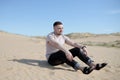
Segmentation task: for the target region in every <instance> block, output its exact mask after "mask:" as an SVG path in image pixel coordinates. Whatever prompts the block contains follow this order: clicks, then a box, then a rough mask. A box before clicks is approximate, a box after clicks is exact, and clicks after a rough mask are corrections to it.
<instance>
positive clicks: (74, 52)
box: [70, 48, 107, 70]
mask: <svg viewBox="0 0 120 80" xmlns="http://www.w3.org/2000/svg"><path fill="white" fill-rule="evenodd" d="M70 52H71V53H72V55H73V57H75V56H77V57H78V58H79V59H80V60H82V61H83V62H84V63H86V64H87V65H88V66H90V67H91V68H95V69H96V70H100V69H101V68H103V67H105V66H106V65H107V63H102V64H95V63H94V61H93V60H91V58H90V57H88V56H87V55H86V54H84V52H83V51H82V50H81V49H79V48H73V49H71V50H70Z"/></svg>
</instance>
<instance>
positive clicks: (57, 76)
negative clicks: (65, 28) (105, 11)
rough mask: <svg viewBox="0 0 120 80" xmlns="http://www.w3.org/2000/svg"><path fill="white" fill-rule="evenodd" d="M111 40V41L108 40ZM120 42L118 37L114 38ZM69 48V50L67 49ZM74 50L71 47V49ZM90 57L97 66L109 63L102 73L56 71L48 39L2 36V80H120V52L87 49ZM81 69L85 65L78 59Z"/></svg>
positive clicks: (96, 48)
mask: <svg viewBox="0 0 120 80" xmlns="http://www.w3.org/2000/svg"><path fill="white" fill-rule="evenodd" d="M107 37H108V38H107ZM112 37H114V39H116V40H120V39H119V37H118V36H112ZM101 39H102V40H105V41H111V40H113V38H110V37H109V36H105V37H101V38H100V37H99V38H97V37H96V38H94V37H93V38H91V37H90V38H87V39H86V38H84V39H75V41H77V42H79V41H84V40H89V41H90V40H91V41H92V40H94V41H101ZM66 47H67V46H66ZM69 48H70V47H68V49H69ZM87 49H88V52H89V54H88V55H89V56H90V57H91V58H92V59H94V60H95V61H96V62H100V63H101V62H107V63H108V66H107V67H105V68H104V69H102V70H100V71H93V72H92V73H91V74H89V75H84V74H83V73H82V72H81V71H77V72H75V71H74V70H73V69H72V68H71V67H69V66H67V65H60V66H56V67H52V66H50V65H49V64H47V62H46V58H45V39H38V38H30V37H26V36H21V35H15V34H9V33H5V32H0V80H119V79H120V62H119V61H120V48H112V47H111V48H107V47H99V46H88V47H87ZM75 59H76V60H77V61H78V62H79V63H80V64H81V65H83V66H86V65H85V64H84V63H82V62H81V61H79V60H78V59H77V58H75Z"/></svg>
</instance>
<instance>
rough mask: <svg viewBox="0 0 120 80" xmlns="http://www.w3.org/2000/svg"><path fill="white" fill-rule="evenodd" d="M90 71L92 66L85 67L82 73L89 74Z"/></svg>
mask: <svg viewBox="0 0 120 80" xmlns="http://www.w3.org/2000/svg"><path fill="white" fill-rule="evenodd" d="M92 71H93V69H92V68H90V67H85V68H84V69H83V71H82V72H83V73H84V74H90V73H91V72H92Z"/></svg>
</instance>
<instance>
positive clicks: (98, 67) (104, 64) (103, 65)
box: [95, 63, 107, 70]
mask: <svg viewBox="0 0 120 80" xmlns="http://www.w3.org/2000/svg"><path fill="white" fill-rule="evenodd" d="M106 65H107V63H102V64H96V67H95V70H100V69H102V68H104V67H105V66H106Z"/></svg>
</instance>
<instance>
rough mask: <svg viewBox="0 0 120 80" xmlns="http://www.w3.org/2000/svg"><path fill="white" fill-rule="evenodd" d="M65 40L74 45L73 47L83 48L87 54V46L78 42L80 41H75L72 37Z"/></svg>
mask: <svg viewBox="0 0 120 80" xmlns="http://www.w3.org/2000/svg"><path fill="white" fill-rule="evenodd" d="M65 42H66V44H68V45H70V46H73V47H77V48H80V49H82V50H83V51H84V53H85V54H86V55H87V50H86V49H85V48H86V46H84V45H80V44H78V43H75V42H73V41H71V40H70V39H66V41H65Z"/></svg>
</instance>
